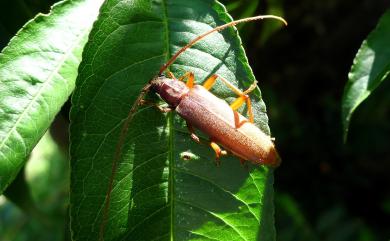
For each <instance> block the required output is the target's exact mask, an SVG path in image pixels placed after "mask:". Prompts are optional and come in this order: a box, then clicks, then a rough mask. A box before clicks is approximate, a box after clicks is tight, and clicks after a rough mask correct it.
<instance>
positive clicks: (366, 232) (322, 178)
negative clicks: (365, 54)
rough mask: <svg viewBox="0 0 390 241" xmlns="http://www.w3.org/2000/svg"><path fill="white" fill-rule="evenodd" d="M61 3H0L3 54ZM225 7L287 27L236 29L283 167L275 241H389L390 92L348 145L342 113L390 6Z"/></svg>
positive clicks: (326, 2)
mask: <svg viewBox="0 0 390 241" xmlns="http://www.w3.org/2000/svg"><path fill="white" fill-rule="evenodd" d="M54 2H55V1H49V0H41V1H37V0H35V1H34V0H29V1H28V0H25V1H22V0H17V1H13V0H0V49H2V48H3V47H4V46H5V45H6V44H7V42H8V41H9V39H10V38H11V37H12V36H13V35H14V34H15V33H16V31H17V30H18V29H20V27H21V26H23V24H24V23H25V22H27V21H28V20H29V19H31V18H33V17H34V15H35V14H36V13H38V12H48V9H49V7H50V6H51V5H52V4H53V3H54ZM222 2H223V3H224V4H226V5H227V7H228V9H229V10H231V14H232V16H233V17H234V18H235V19H238V18H241V17H246V16H252V15H256V14H267V13H274V14H277V15H281V16H283V17H284V18H285V19H286V20H287V21H288V23H289V25H288V27H287V28H280V25H278V24H276V23H271V22H268V21H269V20H268V21H267V22H266V23H265V24H264V23H263V24H246V25H245V26H240V27H239V28H240V33H241V36H242V39H243V42H244V47H245V49H246V50H247V54H248V58H249V62H250V64H251V66H252V68H253V70H254V72H255V76H256V77H257V79H258V81H259V85H260V88H261V90H262V93H263V98H264V101H265V102H266V104H267V108H268V114H269V118H270V127H271V130H272V135H273V136H274V137H276V145H277V147H278V150H279V152H280V155H281V156H282V159H283V163H282V165H281V166H280V167H279V168H278V169H277V170H276V171H275V206H276V210H275V215H276V229H277V239H278V240H280V241H288V240H329V241H347V240H351V241H352V240H354V241H355V240H358V241H363V240H364V241H365V240H367V241H368V240H389V238H390V190H389V184H390V145H389V143H390V141H389V140H390V123H389V120H390V118H389V117H390V109H389V103H390V101H389V100H390V95H388V94H387V93H388V91H389V90H390V82H389V81H388V80H387V81H384V83H383V84H382V85H381V86H380V87H379V88H378V89H377V90H376V91H375V92H374V94H373V95H372V96H370V97H369V98H368V99H367V101H365V102H364V103H363V104H362V106H360V107H359V108H358V109H357V111H356V113H355V114H354V116H353V118H352V123H351V128H350V132H349V136H348V141H347V143H345V144H344V143H343V142H342V129H341V114H340V110H341V98H342V94H343V90H344V85H345V83H346V81H347V78H348V72H349V70H350V67H351V64H352V61H353V58H354V56H355V54H356V52H357V50H358V49H359V47H360V45H361V43H362V41H363V40H364V39H365V38H366V37H367V35H368V34H369V33H370V31H371V30H372V29H373V28H374V27H375V25H376V24H377V22H378V20H379V18H380V16H381V15H382V14H383V13H384V12H385V10H386V9H388V8H389V7H390V3H389V2H387V1H384V0H377V1H374V0H343V1H340V0H339V1H337V0H322V1H312V0H297V1H287V0H268V1H257V0H252V1H249V0H248V1H246V0H242V1H228V0H226V1H222ZM389 46H390V43H389ZM64 112H66V110H65V111H64ZM9 208H11V206H9ZM3 210H4V209H2V211H3ZM7 210H8V209H7ZM7 210H6V211H7ZM8 212H10V211H9V210H8ZM4 217H6V215H4V213H2V214H0V219H3V218H4ZM3 220H4V219H3ZM0 224H1V220H0ZM23 225H25V224H23ZM30 229H31V230H33V231H34V232H35V231H37V230H36V229H37V228H36V227H35V226H34V227H33V228H30ZM0 231H1V228H0ZM33 231H31V232H33ZM30 237H31V236H30ZM0 239H1V238H0Z"/></svg>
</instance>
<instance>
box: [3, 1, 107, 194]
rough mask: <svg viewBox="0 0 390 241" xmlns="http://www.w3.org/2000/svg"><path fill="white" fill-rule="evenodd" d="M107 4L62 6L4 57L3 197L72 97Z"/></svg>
mask: <svg viewBox="0 0 390 241" xmlns="http://www.w3.org/2000/svg"><path fill="white" fill-rule="evenodd" d="M101 2H102V1H101V0H84V1H82V0H80V1H70V0H69V1H64V2H61V3H58V4H56V5H55V6H54V7H53V8H52V10H51V11H50V13H49V14H48V15H43V14H39V15H37V16H36V17H35V18H34V19H33V20H31V21H30V22H28V23H27V24H26V25H25V26H24V27H23V28H22V29H21V30H20V31H19V32H18V33H17V34H16V36H15V37H14V38H13V39H12V40H11V41H10V43H9V44H8V46H7V47H6V48H4V49H3V51H2V53H1V54H0V193H1V192H2V191H3V190H4V189H5V188H6V187H7V186H8V184H9V183H10V182H11V181H12V180H13V179H14V178H15V176H16V174H17V173H18V172H19V170H20V169H21V167H22V166H23V165H24V163H25V160H26V159H27V157H28V155H29V154H30V152H31V150H32V149H33V148H34V146H35V145H36V143H37V142H38V141H39V139H40V138H41V137H42V136H43V134H44V133H45V132H46V130H47V128H48V127H49V125H50V124H51V122H52V120H53V118H54V116H55V115H56V114H57V113H58V111H59V110H60V108H61V106H62V105H63V104H64V103H65V101H66V100H67V99H68V97H69V95H70V94H71V92H72V90H73V88H74V82H75V79H76V76H77V67H78V65H79V63H80V61H81V52H82V49H83V46H84V44H85V42H86V40H87V36H88V33H89V30H90V28H91V27H92V23H93V21H94V19H95V17H96V16H97V13H98V10H99V6H100V4H101Z"/></svg>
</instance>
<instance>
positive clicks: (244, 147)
mask: <svg viewBox="0 0 390 241" xmlns="http://www.w3.org/2000/svg"><path fill="white" fill-rule="evenodd" d="M151 84H152V86H151V87H152V88H153V89H154V90H155V91H156V92H157V93H158V94H159V95H160V96H161V98H162V99H164V100H165V101H166V102H167V103H168V104H169V105H170V106H171V107H172V108H174V109H175V111H176V112H177V113H178V114H179V115H180V116H181V117H182V118H183V119H185V120H186V121H187V122H188V123H189V124H191V125H192V126H194V127H195V128H197V129H199V130H200V131H202V132H203V133H205V134H207V135H208V136H209V137H210V140H212V141H214V142H216V143H218V144H221V145H222V146H223V147H224V148H225V149H226V150H228V151H230V152H231V153H233V154H234V155H236V156H238V157H239V158H241V159H242V160H248V161H251V162H253V163H255V164H267V165H271V166H277V165H279V163H280V158H279V156H278V154H277V152H276V149H275V147H274V144H273V142H272V140H271V138H270V137H269V136H267V135H266V134H265V133H264V132H262V131H261V130H260V129H259V128H258V127H256V126H255V125H254V124H252V123H251V122H250V121H249V120H248V119H247V118H245V117H244V116H242V115H241V114H240V113H238V112H237V111H235V110H232V108H231V107H230V106H229V105H228V104H227V103H226V102H225V101H224V100H222V99H219V98H218V97H216V96H215V95H213V94H212V93H210V92H209V91H207V90H206V89H205V88H204V87H203V86H201V85H194V86H193V87H192V88H188V87H187V86H186V85H185V84H184V83H183V82H181V81H178V80H175V79H170V78H166V77H157V78H155V79H154V80H153V81H152V82H151Z"/></svg>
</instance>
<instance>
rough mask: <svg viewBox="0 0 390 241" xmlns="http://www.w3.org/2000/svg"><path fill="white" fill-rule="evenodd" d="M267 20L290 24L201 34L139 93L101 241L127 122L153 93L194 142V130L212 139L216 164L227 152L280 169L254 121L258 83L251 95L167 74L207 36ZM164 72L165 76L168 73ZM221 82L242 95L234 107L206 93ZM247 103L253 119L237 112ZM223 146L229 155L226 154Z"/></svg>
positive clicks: (210, 81) (271, 147) (187, 75)
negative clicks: (267, 23)
mask: <svg viewBox="0 0 390 241" xmlns="http://www.w3.org/2000/svg"><path fill="white" fill-rule="evenodd" d="M265 18H273V19H277V20H280V21H282V22H283V23H284V24H285V25H287V22H286V21H285V20H284V19H283V18H281V17H277V16H273V15H262V16H255V17H250V18H244V19H240V20H236V21H232V22H230V23H226V24H224V25H221V26H218V27H216V28H214V29H212V30H210V31H207V32H205V33H203V34H201V35H199V36H198V37H196V38H195V39H193V40H192V41H190V42H189V43H188V44H187V45H185V46H184V47H183V48H181V49H180V50H179V51H177V52H176V53H175V54H174V55H173V56H172V57H171V58H170V59H169V60H168V61H167V62H166V63H165V64H164V65H163V66H162V67H161V69H160V71H159V73H158V75H157V76H156V77H154V78H153V79H152V80H150V81H149V82H148V83H147V84H146V85H145V86H144V87H143V88H142V90H141V93H140V94H139V96H138V98H137V99H136V101H135V102H134V104H133V106H132V108H131V109H130V111H129V114H128V116H127V118H126V120H125V122H124V124H123V127H122V131H121V134H120V137H119V141H118V143H117V146H116V150H115V156H114V160H113V164H112V172H111V178H110V183H109V187H108V190H107V197H106V201H105V206H104V211H103V221H102V223H101V226H100V235H99V236H100V240H103V236H104V228H105V223H106V222H107V214H108V208H109V203H110V196H111V190H112V185H113V180H114V176H115V172H116V168H117V162H118V160H119V158H120V155H121V151H122V146H123V144H124V141H125V136H126V133H127V130H128V127H129V123H130V122H131V120H132V118H133V115H134V113H135V111H136V110H137V108H138V106H139V105H141V104H142V103H143V102H144V100H143V99H144V97H145V96H146V94H147V93H148V92H149V91H150V90H153V91H155V92H156V93H157V94H159V95H160V97H161V98H162V99H163V100H164V101H165V102H166V103H167V104H168V105H169V108H165V109H163V108H160V109H161V110H162V111H171V110H175V111H176V112H177V113H178V114H179V115H180V116H181V117H182V118H183V119H184V120H186V122H187V127H188V130H189V132H190V136H191V138H192V139H193V140H194V141H196V142H200V141H199V137H197V136H196V134H195V133H194V127H195V128H197V129H199V130H200V131H202V132H203V133H205V134H207V135H208V136H209V137H210V142H209V143H208V144H209V145H210V147H211V148H212V149H213V150H214V151H215V155H216V160H217V163H219V158H220V156H221V155H226V154H227V151H229V152H231V153H232V154H233V155H235V156H237V157H238V158H239V159H240V161H241V163H243V162H245V161H250V162H252V163H255V164H265V165H269V166H272V167H277V166H278V165H279V163H280V158H279V155H278V154H277V152H276V149H275V146H274V144H273V142H272V138H271V137H270V136H268V135H266V134H265V133H264V132H263V131H261V130H260V129H259V128H258V127H256V126H255V125H254V124H253V122H254V116H253V113H252V106H251V101H250V98H249V95H248V94H249V93H250V92H251V91H253V90H254V89H255V88H256V84H257V82H256V81H255V82H254V83H253V84H252V85H251V86H250V87H249V88H248V89H247V90H245V91H241V90H239V89H238V88H236V87H235V86H234V85H232V84H231V83H230V82H229V81H228V80H226V79H225V78H223V77H222V76H219V75H216V74H214V75H212V76H211V77H210V78H208V79H207V80H206V81H205V82H204V83H203V85H197V84H195V83H194V74H193V73H191V72H187V73H185V74H184V75H183V76H182V77H180V78H178V79H177V78H176V77H175V76H174V75H173V74H172V73H171V72H169V71H167V69H168V67H169V66H170V65H171V64H172V63H173V62H174V61H175V60H176V59H177V57H178V56H179V55H180V54H181V53H183V52H184V51H185V50H186V49H188V48H190V47H191V46H193V45H194V44H195V43H196V42H198V41H200V40H201V39H203V38H204V37H206V36H207V35H209V34H211V33H214V32H218V31H221V30H223V29H225V28H227V27H229V26H234V25H236V24H239V23H242V22H249V21H255V20H260V19H265ZM165 71H167V74H164V72H165ZM185 79H187V81H186V83H184V82H183V80H185ZM217 79H220V80H221V81H222V82H223V83H224V84H226V86H227V87H229V88H230V89H231V90H232V91H233V92H234V93H235V94H237V95H238V97H237V98H236V100H235V101H234V102H233V103H232V104H230V105H228V104H227V103H226V102H225V101H224V100H222V99H219V98H218V97H216V96H215V95H213V94H212V93H210V92H209V91H208V90H210V89H211V87H212V86H213V85H214V83H215V81H216V80H217ZM245 103H246V105H247V115H248V118H249V119H247V118H245V117H244V116H242V115H241V114H240V113H238V112H237V111H236V110H237V109H238V108H239V107H241V106H242V105H243V104H245ZM220 145H221V146H222V147H223V148H225V149H226V150H227V151H226V150H222V148H221V147H220Z"/></svg>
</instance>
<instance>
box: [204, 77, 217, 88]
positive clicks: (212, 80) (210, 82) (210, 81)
mask: <svg viewBox="0 0 390 241" xmlns="http://www.w3.org/2000/svg"><path fill="white" fill-rule="evenodd" d="M217 78H218V75H216V74H214V75H212V76H211V77H210V78H208V79H207V80H206V81H205V82H204V83H203V87H204V88H205V89H206V90H210V89H211V87H213V85H214V84H215V81H216V80H217Z"/></svg>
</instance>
